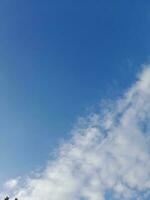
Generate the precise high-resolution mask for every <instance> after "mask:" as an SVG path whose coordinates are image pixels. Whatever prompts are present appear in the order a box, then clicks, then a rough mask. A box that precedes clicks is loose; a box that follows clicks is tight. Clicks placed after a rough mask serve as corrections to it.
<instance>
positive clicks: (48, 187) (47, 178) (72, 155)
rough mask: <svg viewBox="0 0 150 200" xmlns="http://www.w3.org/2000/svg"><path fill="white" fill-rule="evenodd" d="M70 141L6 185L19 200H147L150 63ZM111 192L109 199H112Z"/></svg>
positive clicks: (149, 184) (81, 123) (76, 130)
mask: <svg viewBox="0 0 150 200" xmlns="http://www.w3.org/2000/svg"><path fill="white" fill-rule="evenodd" d="M72 132H73V136H72V139H71V140H70V141H69V142H67V143H64V144H63V145H62V146H61V147H60V149H59V150H58V154H57V156H56V159H54V160H52V161H49V162H48V164H47V166H46V167H45V169H44V170H43V171H42V172H40V173H38V174H35V177H28V178H27V179H25V180H22V179H20V180H19V182H20V183H18V181H17V184H15V183H16V182H15V180H13V181H10V182H8V183H7V184H6V185H8V186H9V185H10V186H11V185H13V186H14V185H15V187H8V188H7V190H6V191H5V192H8V190H9V192H13V195H14V196H17V197H18V198H19V199H20V200H41V199H43V200H81V199H82V200H83V199H86V200H104V199H125V200H126V199H127V200H129V199H139V200H140V199H146V198H147V197H148V195H150V194H149V193H148V191H150V67H149V66H145V67H144V69H143V71H142V73H141V74H140V75H139V76H138V80H137V81H136V83H134V84H133V86H132V87H131V88H130V89H129V90H128V91H127V92H126V93H125V94H124V95H123V97H122V98H120V99H118V101H117V102H112V103H111V104H110V103H109V105H107V103H106V105H105V108H103V110H102V111H101V112H100V113H99V114H90V115H89V116H88V117H87V118H86V119H80V120H79V123H78V125H77V126H76V128H74V130H73V131H72ZM109 195H111V197H109Z"/></svg>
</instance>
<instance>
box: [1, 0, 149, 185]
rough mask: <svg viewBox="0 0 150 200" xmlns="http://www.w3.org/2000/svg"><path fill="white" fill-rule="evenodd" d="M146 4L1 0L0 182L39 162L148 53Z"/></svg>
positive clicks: (123, 84)
mask: <svg viewBox="0 0 150 200" xmlns="http://www.w3.org/2000/svg"><path fill="white" fill-rule="evenodd" d="M149 10H150V1H147V0H145V1H140V0H133V1H131V0H126V1H108V0H99V1H97V0H92V1H89V0H86V1H83V0H80V1H79V0H76V1H71V0H64V1H62V0H55V1H52V0H42V1H40V0H18V1H12V0H7V1H6V0H1V2H0V111H1V115H0V183H2V182H4V181H5V180H6V179H8V178H10V177H15V176H19V175H23V174H26V173H28V172H29V171H32V170H33V169H35V168H36V167H40V166H41V165H42V166H43V163H44V162H45V161H46V160H47V158H48V156H49V153H50V152H51V151H52V150H53V149H54V148H55V147H56V146H57V145H58V143H59V141H60V140H61V139H63V138H67V137H69V131H70V130H71V127H72V126H73V124H74V123H75V121H76V119H77V118H78V117H79V116H82V115H84V114H85V112H88V110H89V109H94V108H93V105H96V104H98V103H99V102H100V100H101V99H105V98H110V97H111V98H112V97H114V98H116V97H117V96H119V95H121V94H122V92H123V91H124V90H125V89H126V88H127V87H128V86H129V85H130V84H131V82H132V81H133V80H134V78H135V75H136V72H138V71H139V68H140V67H139V66H140V64H141V63H144V62H146V61H149V55H150V45H149V44H150V37H149V35H150V12H149Z"/></svg>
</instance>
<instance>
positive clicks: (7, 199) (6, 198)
mask: <svg viewBox="0 0 150 200" xmlns="http://www.w3.org/2000/svg"><path fill="white" fill-rule="evenodd" d="M4 200H9V197H8V196H7V197H5V199H4ZM15 200H18V199H17V198H15Z"/></svg>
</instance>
